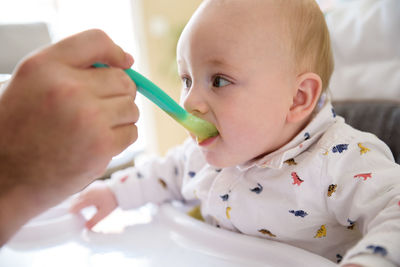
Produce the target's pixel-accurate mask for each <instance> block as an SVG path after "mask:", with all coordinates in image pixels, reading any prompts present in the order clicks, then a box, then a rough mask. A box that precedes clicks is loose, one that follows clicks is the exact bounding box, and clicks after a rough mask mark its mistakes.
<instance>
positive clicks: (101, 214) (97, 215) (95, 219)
mask: <svg viewBox="0 0 400 267" xmlns="http://www.w3.org/2000/svg"><path fill="white" fill-rule="evenodd" d="M108 214H109V212H107V211H105V210H101V209H100V210H97V212H96V213H95V214H94V215H93V217H92V218H91V219H90V220H89V221H87V222H86V228H88V229H92V228H93V226H95V225H96V224H97V223H98V222H100V221H101V220H103V219H104V218H105V217H106V216H107V215H108Z"/></svg>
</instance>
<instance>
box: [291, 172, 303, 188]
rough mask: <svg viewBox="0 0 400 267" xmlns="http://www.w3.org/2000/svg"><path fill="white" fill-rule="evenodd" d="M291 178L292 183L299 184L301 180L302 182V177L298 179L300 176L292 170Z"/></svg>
mask: <svg viewBox="0 0 400 267" xmlns="http://www.w3.org/2000/svg"><path fill="white" fill-rule="evenodd" d="M291 175H292V178H293V183H292V184H293V185H296V184H297V185H298V186H300V185H301V184H302V183H303V182H304V180H302V179H300V177H299V176H298V175H297V173H296V172H292V174H291Z"/></svg>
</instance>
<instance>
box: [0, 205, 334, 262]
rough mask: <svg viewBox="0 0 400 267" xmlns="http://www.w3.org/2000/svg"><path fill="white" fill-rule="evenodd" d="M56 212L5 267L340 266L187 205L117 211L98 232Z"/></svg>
mask: <svg viewBox="0 0 400 267" xmlns="http://www.w3.org/2000/svg"><path fill="white" fill-rule="evenodd" d="M61 207H62V205H61ZM55 210H57V208H56V209H53V210H50V211H48V212H47V214H42V215H41V216H39V218H38V219H36V220H39V221H40V224H41V226H42V228H36V235H33V234H32V233H29V230H31V229H32V228H31V227H32V224H31V225H29V223H28V224H27V225H26V226H25V227H23V228H22V229H21V231H20V232H19V233H18V234H17V235H16V236H15V237H14V238H13V239H12V240H11V241H10V242H9V243H8V244H7V245H6V246H4V247H3V248H2V249H1V250H0V266H13V267H19V266H21V267H22V266H24V267H26V266H43V267H46V266H58V267H62V266H68V267H70V266H79V267H80V266H82V267H85V266H96V267H101V266H107V267H109V266H118V267H124V266H129V267H131V266H135V267H159V266H160V267H169V266H171V267H172V266H173V267H187V266H191V267H196V266H199V267H200V266H201V267H204V266H218V267H225V266H226V267H227V266H229V267H232V266H233V267H239V266H249V267H252V266H255V267H256V266H257V267H258V266H260V267H261V266H263V267H270V266H278V267H285V266H288V267H292V266H304V267H305V266H307V267H308V266H327V267H329V266H336V265H335V264H334V263H332V262H330V261H328V260H326V259H325V258H322V257H320V256H318V255H315V254H312V253H310V252H307V251H304V250H302V249H299V248H296V247H292V246H289V245H286V244H282V243H279V242H274V241H269V240H264V239H260V238H255V237H250V236H245V235H242V234H238V233H234V232H230V231H227V230H223V229H219V228H215V227H213V226H210V225H208V224H206V223H203V222H201V221H198V220H196V219H194V218H192V217H190V216H188V215H187V214H186V212H185V206H182V205H181V206H177V205H172V204H164V205H161V206H160V207H158V208H157V207H155V206H152V205H148V206H145V207H143V208H141V209H138V210H133V211H121V210H117V211H115V212H114V213H112V214H111V215H110V216H109V217H108V218H107V219H106V220H105V221H104V224H103V225H99V227H98V229H95V231H96V232H94V231H88V230H85V229H84V226H83V222H82V218H79V217H78V218H73V217H69V216H70V215H69V214H66V212H67V211H66V210H65V209H64V214H63V212H62V211H61V210H62V208H61V210H60V209H59V210H58V211H57V212H58V215H56V213H57V212H55ZM49 215H54V216H55V217H57V216H59V220H58V222H59V225H58V226H59V227H58V226H57V222H56V221H57V218H54V217H52V216H50V217H51V218H50V220H48V221H46V218H48V217H46V216H49ZM63 216H64V217H63ZM65 216H66V217H65ZM60 218H61V219H60ZM62 218H64V219H62ZM68 220H69V221H70V223H71V224H68V222H67V221H68ZM33 222H34V223H36V226H37V222H38V221H36V222H35V220H34V221H33ZM31 223H32V222H31ZM46 223H48V224H49V225H48V233H46V230H45V229H46ZM102 223H103V222H102ZM50 224H51V225H52V226H51V227H50ZM77 229H79V230H77ZM60 230H61V231H60ZM24 233H25V234H24ZM32 235H33V236H32ZM51 236H52V238H50V237H51Z"/></svg>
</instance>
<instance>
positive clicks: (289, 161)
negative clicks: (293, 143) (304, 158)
mask: <svg viewBox="0 0 400 267" xmlns="http://www.w3.org/2000/svg"><path fill="white" fill-rule="evenodd" d="M284 163H286V164H287V165H289V166H294V165H297V162H296V161H295V160H294V159H293V158H292V159H288V160H285V161H284Z"/></svg>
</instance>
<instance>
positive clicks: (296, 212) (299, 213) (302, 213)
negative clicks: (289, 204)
mask: <svg viewBox="0 0 400 267" xmlns="http://www.w3.org/2000/svg"><path fill="white" fill-rule="evenodd" d="M289 212H290V213H293V214H294V216H296V217H301V218H304V217H306V216H307V215H308V213H307V212H305V211H304V210H289Z"/></svg>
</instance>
